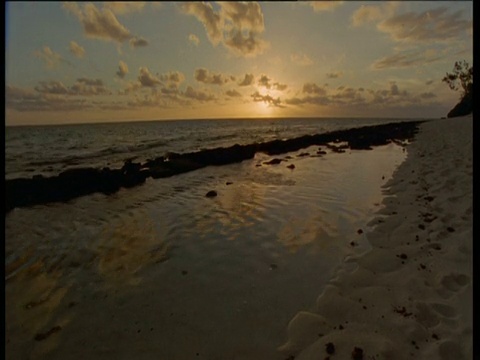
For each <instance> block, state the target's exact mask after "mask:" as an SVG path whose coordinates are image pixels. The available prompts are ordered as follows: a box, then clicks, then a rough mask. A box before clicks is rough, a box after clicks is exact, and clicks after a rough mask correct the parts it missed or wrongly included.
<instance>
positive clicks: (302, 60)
mask: <svg viewBox="0 0 480 360" xmlns="http://www.w3.org/2000/svg"><path fill="white" fill-rule="evenodd" d="M290 60H291V61H292V62H293V63H294V64H297V65H300V66H309V65H313V60H312V59H310V58H309V57H308V56H307V55H306V54H304V53H297V54H292V55H290Z"/></svg>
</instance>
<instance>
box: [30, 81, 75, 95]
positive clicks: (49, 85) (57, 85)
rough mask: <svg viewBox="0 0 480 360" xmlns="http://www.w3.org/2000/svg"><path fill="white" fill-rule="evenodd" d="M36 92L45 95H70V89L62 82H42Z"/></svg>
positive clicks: (36, 87)
mask: <svg viewBox="0 0 480 360" xmlns="http://www.w3.org/2000/svg"><path fill="white" fill-rule="evenodd" d="M34 89H35V91H37V92H39V93H43V94H57V95H60V94H68V93H69V89H68V88H67V87H66V86H65V85H63V84H62V83H61V82H60V81H40V82H39V85H37V86H35V88H34Z"/></svg>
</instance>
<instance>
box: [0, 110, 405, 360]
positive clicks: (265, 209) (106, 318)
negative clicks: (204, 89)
mask: <svg viewBox="0 0 480 360" xmlns="http://www.w3.org/2000/svg"><path fill="white" fill-rule="evenodd" d="M404 120H405V119H268V120H266V119H248V120H198V121H193V120H188V121H158V122H131V123H115V124H113V123H112V124H110V123H109V124H83V125H64V126H35V127H6V129H5V131H6V138H5V153H6V158H5V161H6V168H5V170H6V173H5V176H6V178H7V179H13V178H18V177H31V176H33V175H37V174H43V175H45V176H51V175H56V174H58V173H60V172H61V171H64V170H66V169H70V168H75V167H105V166H108V167H110V168H119V167H121V166H122V165H123V163H124V162H125V161H126V160H128V159H132V160H135V161H137V162H143V161H145V160H147V159H149V158H155V157H158V156H162V155H165V154H166V153H168V152H178V153H183V152H191V151H196V150H202V149H208V148H216V147H226V146H231V145H234V144H242V145H243V144H250V143H254V142H265V141H270V140H274V139H288V138H294V137H298V136H301V135H306V134H317V133H323V132H329V131H334V130H340V129H347V128H353V127H361V126H367V125H376V124H382V123H388V122H395V121H404ZM318 148H319V147H318V146H315V147H312V148H307V149H302V150H301V151H298V152H294V153H288V154H284V155H282V156H280V157H282V158H283V159H284V160H285V162H282V163H281V164H279V165H265V162H266V161H268V160H270V159H271V158H272V157H270V156H268V155H266V154H262V153H257V154H256V155H255V157H254V158H253V159H251V160H247V161H243V162H241V163H235V164H230V165H224V166H218V167H215V166H211V167H206V168H203V169H199V170H196V171H192V172H188V173H184V174H180V175H176V176H172V177H169V178H163V179H151V178H149V179H147V181H146V182H145V184H142V185H141V186H137V187H134V188H131V189H121V190H120V191H118V192H117V193H115V194H113V195H109V196H107V195H104V194H99V193H96V194H92V195H88V196H84V197H80V198H77V199H73V200H71V201H69V202H66V203H50V204H45V205H36V206H32V207H26V208H15V209H13V210H12V211H11V212H9V213H8V214H7V215H6V217H5V269H6V271H5V281H6V285H5V291H6V354H7V358H12V357H17V358H31V359H65V358H69V359H83V358H91V359H101V358H115V359H131V358H136V359H151V358H158V359H191V358H205V359H230V358H231V359H234V358H239V359H240V358H242V359H280V358H281V357H280V358H279V354H278V352H277V351H276V348H277V347H278V346H280V345H281V344H282V342H283V341H284V340H285V339H286V329H287V325H288V323H289V322H290V320H292V317H293V316H294V315H295V314H296V313H298V312H299V311H301V310H302V309H308V308H309V307H311V306H313V305H314V303H315V299H316V297H317V296H318V295H319V294H320V293H321V291H322V290H323V288H324V286H325V284H326V283H327V282H328V280H329V279H330V278H331V276H332V274H333V273H334V271H335V269H337V268H338V267H339V266H345V260H346V259H348V258H349V257H351V256H356V255H358V254H360V253H362V252H364V251H367V250H368V249H369V244H368V241H367V239H366V237H365V233H366V232H367V231H368V229H369V228H371V227H373V226H375V221H376V220H375V219H377V220H378V217H377V218H376V214H377V213H378V211H379V210H381V208H382V204H381V203H382V200H383V199H384V196H385V195H384V193H383V189H384V187H385V186H386V184H388V180H389V179H390V178H391V177H392V174H393V173H394V171H395V169H396V168H397V167H398V165H399V164H400V163H401V162H403V161H404V160H405V158H406V156H407V152H406V151H405V148H403V147H402V146H399V145H397V144H394V143H390V144H388V145H385V146H380V147H376V148H374V149H373V150H370V151H364V150H348V151H347V152H346V153H335V152H331V151H328V149H327V148H324V150H326V152H327V154H325V155H317V154H316V152H317V150H318ZM306 153H308V156H305V154H306ZM289 164H290V165H292V164H293V165H294V166H295V167H294V169H291V168H287V165H289ZM209 190H215V191H217V193H218V196H216V197H215V198H207V197H205V194H206V193H207V192H208V191H209ZM380 220H381V219H380ZM359 230H361V231H359ZM82 344H84V345H82ZM239 354H241V356H240V355H239ZM9 355H10V356H9ZM13 355H15V356H13Z"/></svg>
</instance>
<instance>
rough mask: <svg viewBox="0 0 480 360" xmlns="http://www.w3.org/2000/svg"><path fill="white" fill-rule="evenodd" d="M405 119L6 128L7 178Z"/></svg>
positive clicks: (224, 121)
mask: <svg viewBox="0 0 480 360" xmlns="http://www.w3.org/2000/svg"><path fill="white" fill-rule="evenodd" d="M404 120H405V119H347V118H342V119H268V120H266V119H245V120H234V119H230V120H176V121H149V122H130V123H108V124H107V123H102V124H81V125H62V126H22V127H6V128H5V176H6V178H7V179H12V178H18V177H31V176H33V175H36V174H42V175H46V176H52V175H57V174H58V173H60V172H61V171H64V170H66V169H70V168H78V167H98V168H101V167H106V166H108V167H111V168H112V167H121V166H122V165H123V163H124V162H125V161H126V160H128V159H131V160H135V161H140V162H144V161H146V160H147V159H149V158H150V159H151V158H155V157H159V156H163V155H165V154H166V153H167V152H178V153H182V152H191V151H198V150H202V149H209V148H215V147H227V146H231V145H234V144H240V145H244V144H250V143H254V142H265V141H270V140H275V139H288V138H294V137H298V136H302V135H306V134H319V133H323V132H329V131H335V130H340V129H347V128H353V127H361V126H367V125H375V124H381V123H386V122H396V121H404ZM409 120H410V119H409Z"/></svg>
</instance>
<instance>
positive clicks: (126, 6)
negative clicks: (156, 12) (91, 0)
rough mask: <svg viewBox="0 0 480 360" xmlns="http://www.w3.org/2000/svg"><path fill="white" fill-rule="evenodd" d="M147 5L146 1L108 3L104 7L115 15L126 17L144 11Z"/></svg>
mask: <svg viewBox="0 0 480 360" xmlns="http://www.w3.org/2000/svg"><path fill="white" fill-rule="evenodd" d="M145 4H146V2H145V1H106V2H105V3H104V6H105V8H107V9H109V10H111V11H112V12H113V13H114V14H117V15H125V14H129V13H132V12H140V11H142V10H143V8H144V7H145Z"/></svg>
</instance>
